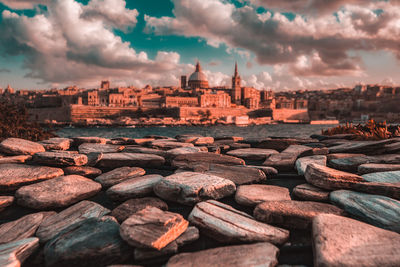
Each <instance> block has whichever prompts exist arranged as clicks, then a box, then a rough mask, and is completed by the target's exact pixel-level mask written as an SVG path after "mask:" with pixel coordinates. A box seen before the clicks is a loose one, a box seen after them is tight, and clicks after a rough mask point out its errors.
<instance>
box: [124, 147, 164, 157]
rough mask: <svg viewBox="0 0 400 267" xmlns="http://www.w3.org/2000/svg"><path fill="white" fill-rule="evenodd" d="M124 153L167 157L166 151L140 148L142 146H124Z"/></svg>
mask: <svg viewBox="0 0 400 267" xmlns="http://www.w3.org/2000/svg"><path fill="white" fill-rule="evenodd" d="M124 152H125V153H140V154H154V155H157V156H160V157H163V158H165V157H167V156H168V151H164V150H160V149H154V148H148V147H142V146H126V147H125V149H124Z"/></svg>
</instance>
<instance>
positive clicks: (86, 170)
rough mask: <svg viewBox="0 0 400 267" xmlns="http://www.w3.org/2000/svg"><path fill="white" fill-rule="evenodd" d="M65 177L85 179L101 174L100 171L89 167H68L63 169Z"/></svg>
mask: <svg viewBox="0 0 400 267" xmlns="http://www.w3.org/2000/svg"><path fill="white" fill-rule="evenodd" d="M64 173H65V175H72V174H76V175H81V176H85V177H90V178H94V177H97V176H99V175H100V174H101V170H99V169H97V168H93V167H89V166H70V167H66V168H64Z"/></svg>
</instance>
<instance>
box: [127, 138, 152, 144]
mask: <svg viewBox="0 0 400 267" xmlns="http://www.w3.org/2000/svg"><path fill="white" fill-rule="evenodd" d="M154 140H155V139H154V138H133V139H132V142H133V144H135V145H144V144H146V143H149V142H151V141H154Z"/></svg>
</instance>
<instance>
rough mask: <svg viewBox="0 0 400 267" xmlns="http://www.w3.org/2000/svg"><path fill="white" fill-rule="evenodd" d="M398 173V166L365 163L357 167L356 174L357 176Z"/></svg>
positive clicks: (399, 168) (399, 166)
mask: <svg viewBox="0 0 400 267" xmlns="http://www.w3.org/2000/svg"><path fill="white" fill-rule="evenodd" d="M388 171H400V164H379V163H366V164H361V165H360V166H358V169H357V172H358V173H359V174H367V173H373V172H388Z"/></svg>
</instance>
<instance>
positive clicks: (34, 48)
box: [0, 0, 400, 90]
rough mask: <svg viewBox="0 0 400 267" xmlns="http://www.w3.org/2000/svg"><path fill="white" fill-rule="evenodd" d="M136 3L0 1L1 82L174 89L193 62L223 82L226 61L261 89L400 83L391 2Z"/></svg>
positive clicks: (399, 25)
mask: <svg viewBox="0 0 400 267" xmlns="http://www.w3.org/2000/svg"><path fill="white" fill-rule="evenodd" d="M165 1H166V2H168V1H167V0H165ZM135 2H140V1H127V2H126V1H124V0H90V1H87V0H86V1H76V0H52V1H46V0H41V1H39V0H37V1H19V0H16V1H10V0H0V3H2V5H0V11H1V20H0V34H1V36H2V37H1V39H0V52H1V55H2V59H1V62H2V63H0V69H5V70H10V71H4V72H0V81H4V82H7V83H13V79H15V73H18V74H19V75H20V79H19V81H18V84H16V86H15V87H18V86H19V87H25V88H36V87H45V86H53V85H57V86H65V85H70V84H77V85H80V86H96V85H98V83H99V80H101V79H104V78H108V79H110V80H111V81H113V82H114V83H116V84H127V85H130V84H132V85H137V86H143V85H145V84H151V85H153V86H157V85H166V86H167V85H178V84H179V77H180V75H182V74H189V73H190V72H191V71H192V70H193V68H194V63H195V62H194V61H195V60H196V59H199V60H201V62H202V64H203V68H204V69H206V74H207V75H208V78H209V80H210V84H211V85H225V84H229V83H230V76H231V75H232V70H233V69H232V66H233V62H234V61H238V62H239V69H240V72H241V74H242V76H243V78H244V84H246V85H249V86H255V87H256V88H260V89H261V88H272V89H275V90H288V89H294V90H295V89H325V88H334V87H341V86H350V87H351V86H353V85H354V84H356V83H357V82H365V83H381V82H386V83H393V82H394V83H396V84H400V80H399V78H398V75H396V74H397V73H398V69H399V60H400V45H399V44H400V1H396V0H395V1H362V0H353V1H335V0H332V1H325V0H294V1H292V0H279V1H278V0H249V1H244V0H241V1H239V0H232V1H228V0H172V4H173V5H171V3H169V5H166V6H165V7H164V10H162V12H163V13H161V14H160V13H154V14H153V10H152V8H153V9H158V8H161V7H160V6H156V5H153V6H154V7H151V5H150V4H151V3H150V4H149V5H150V6H143V3H142V6H141V5H139V4H137V3H136V4H137V5H135ZM154 12H156V11H155V10H154ZM157 12H158V11H157ZM215 62H218V64H216V63H215ZM208 63H209V64H208ZM4 82H3V83H4ZM3 83H2V84H0V86H3V87H4V86H5V85H4V84H3Z"/></svg>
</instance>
